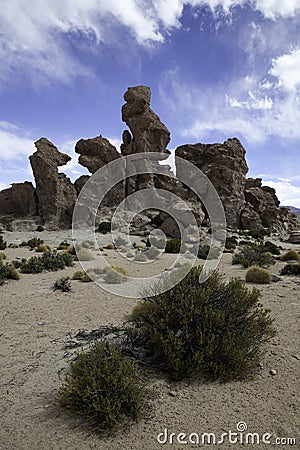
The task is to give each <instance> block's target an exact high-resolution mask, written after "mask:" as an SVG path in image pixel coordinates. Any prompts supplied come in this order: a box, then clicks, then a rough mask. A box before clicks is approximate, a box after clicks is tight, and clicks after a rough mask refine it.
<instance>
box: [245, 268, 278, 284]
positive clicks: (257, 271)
mask: <svg viewBox="0 0 300 450" xmlns="http://www.w3.org/2000/svg"><path fill="white" fill-rule="evenodd" d="M245 280H246V281H247V282H248V283H258V284H270V283H271V281H272V276H271V274H270V273H269V272H268V271H267V270H266V269H263V268H262V267H256V266H252V267H250V268H249V269H248V270H247V272H246V276H245Z"/></svg>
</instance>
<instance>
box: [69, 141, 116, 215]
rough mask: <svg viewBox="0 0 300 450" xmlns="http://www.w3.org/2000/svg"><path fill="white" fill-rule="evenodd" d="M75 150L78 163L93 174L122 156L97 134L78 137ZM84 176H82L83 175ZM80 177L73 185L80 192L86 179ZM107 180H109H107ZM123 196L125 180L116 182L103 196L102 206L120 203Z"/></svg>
mask: <svg viewBox="0 0 300 450" xmlns="http://www.w3.org/2000/svg"><path fill="white" fill-rule="evenodd" d="M75 152H76V153H79V154H80V157H79V160H78V162H79V164H81V165H82V166H84V167H86V168H87V169H88V170H89V172H90V173H92V174H94V173H95V172H97V170H99V169H101V168H102V167H104V166H105V165H106V164H108V163H110V162H112V161H115V160H116V159H119V158H122V155H121V154H120V153H119V152H118V151H117V149H116V147H114V146H113V145H112V144H111V143H110V142H109V140H108V139H106V138H104V137H102V136H101V135H100V136H97V137H95V138H92V139H80V141H78V142H77V144H76V146H75ZM83 177H84V176H83ZM83 177H80V178H79V179H78V180H77V181H76V182H75V186H76V189H77V192H80V191H81V189H82V187H83V185H84V184H85V182H86V181H87V179H86V178H83ZM108 181H109V180H108ZM124 196H125V181H122V182H120V183H118V184H116V185H115V186H114V187H113V188H112V189H111V190H110V191H109V192H108V193H107V194H106V195H105V197H104V199H103V200H102V202H101V206H102V207H113V206H117V205H119V204H120V203H121V201H122V200H123V199H124Z"/></svg>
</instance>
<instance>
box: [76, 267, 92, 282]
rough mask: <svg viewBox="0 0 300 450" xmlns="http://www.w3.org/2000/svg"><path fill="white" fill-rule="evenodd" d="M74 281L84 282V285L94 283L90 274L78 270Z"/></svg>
mask: <svg viewBox="0 0 300 450" xmlns="http://www.w3.org/2000/svg"><path fill="white" fill-rule="evenodd" d="M72 280H78V281H82V282H83V283H88V282H89V281H93V280H92V278H91V277H90V276H89V274H88V273H87V272H85V271H84V270H77V271H76V272H75V273H74V275H73V277H72Z"/></svg>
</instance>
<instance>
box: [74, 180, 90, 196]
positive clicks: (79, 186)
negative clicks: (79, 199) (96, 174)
mask: <svg viewBox="0 0 300 450" xmlns="http://www.w3.org/2000/svg"><path fill="white" fill-rule="evenodd" d="M89 179H90V176H89V175H81V176H80V177H79V178H77V180H75V182H74V186H75V189H76V192H77V195H79V194H80V191H81V189H82V188H83V186H84V185H85V183H86V182H87V181H88V180H89Z"/></svg>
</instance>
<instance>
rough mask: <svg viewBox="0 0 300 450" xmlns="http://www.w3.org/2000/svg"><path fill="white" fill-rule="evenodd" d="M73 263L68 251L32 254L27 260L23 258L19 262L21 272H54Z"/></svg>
mask: <svg viewBox="0 0 300 450" xmlns="http://www.w3.org/2000/svg"><path fill="white" fill-rule="evenodd" d="M72 265H73V257H72V255H70V254H69V253H54V252H53V253H51V252H46V253H43V255H42V256H40V257H37V256H32V257H31V258H29V259H28V260H26V259H23V260H22V261H21V264H20V270H21V272H22V273H41V272H43V271H44V270H45V271H52V272H55V271H57V270H61V269H64V268H65V267H71V266H72Z"/></svg>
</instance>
